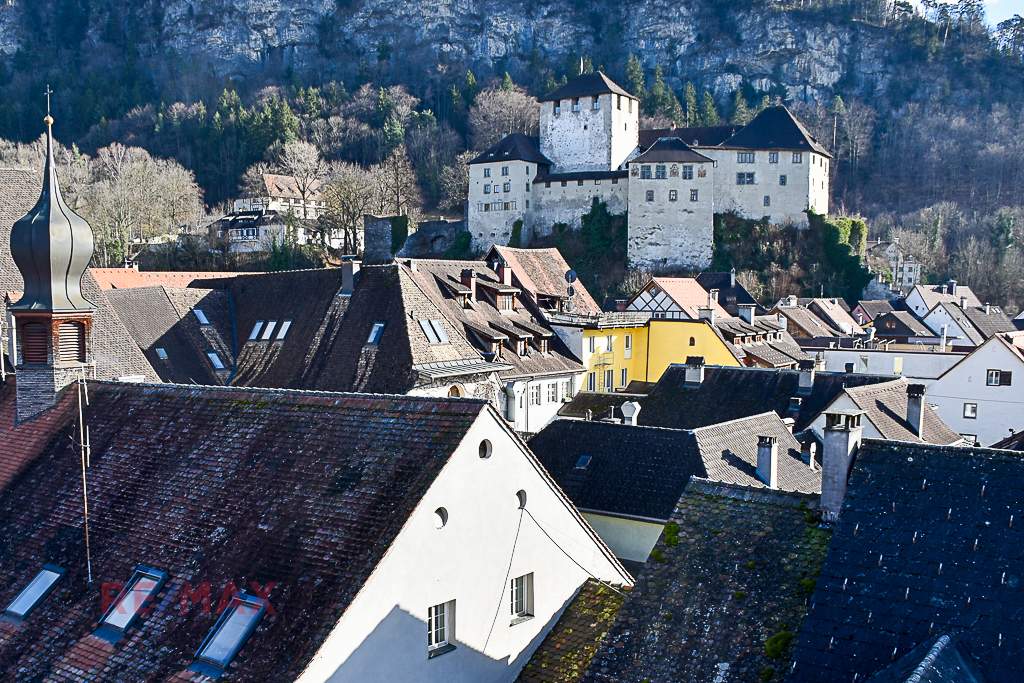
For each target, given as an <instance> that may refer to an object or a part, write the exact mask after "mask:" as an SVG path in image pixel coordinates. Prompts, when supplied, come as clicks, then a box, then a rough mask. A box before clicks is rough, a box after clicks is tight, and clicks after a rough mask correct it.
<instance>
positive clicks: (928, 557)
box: [787, 440, 1024, 683]
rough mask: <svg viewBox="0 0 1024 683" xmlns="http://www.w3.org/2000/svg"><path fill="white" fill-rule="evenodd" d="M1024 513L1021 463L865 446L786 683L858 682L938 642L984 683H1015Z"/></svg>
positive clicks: (903, 446) (1023, 599)
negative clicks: (956, 646) (958, 652)
mask: <svg viewBox="0 0 1024 683" xmlns="http://www.w3.org/2000/svg"><path fill="white" fill-rule="evenodd" d="M1022 501H1024V458H1022V457H1021V456H1020V455H1019V454H1015V453H1011V452H1008V451H998V450H992V449H985V448H950V447H942V446H931V445H923V444H911V443H898V442H891V441H874V440H865V442H864V443H863V444H862V445H861V447H860V449H859V450H858V452H857V457H856V459H855V460H854V463H853V469H852V472H851V475H850V478H849V484H848V487H847V492H846V497H845V500H844V502H843V508H842V512H841V515H840V518H839V522H838V524H837V526H836V527H835V530H834V532H833V535H832V543H831V546H830V548H829V553H828V558H827V560H826V561H825V565H824V567H823V569H822V573H821V577H820V578H819V579H818V582H817V589H816V590H815V592H814V595H813V596H812V597H811V599H810V605H811V607H810V611H809V612H808V614H807V617H806V619H805V620H804V622H803V625H802V627H801V628H800V633H799V636H798V637H797V640H796V647H795V652H794V660H795V669H794V670H793V671H792V672H790V674H789V677H788V678H787V680H790V681H796V682H798V683H799V682H802V681H814V682H815V683H833V682H835V683H839V682H842V683H848V682H849V681H852V680H853V678H854V676H855V675H856V676H857V678H858V680H868V679H869V678H870V677H871V676H872V675H874V674H876V673H877V672H879V671H882V670H884V669H886V668H887V667H889V666H890V665H891V664H892V662H893V661H897V660H899V659H900V658H901V657H903V656H904V655H906V654H907V653H908V652H911V651H912V650H915V649H916V648H918V647H919V646H921V644H922V643H932V642H933V641H934V639H935V637H936V636H940V635H947V634H948V635H953V636H957V637H958V638H959V639H960V644H961V645H962V646H963V651H964V652H965V653H966V654H968V656H969V657H970V663H971V664H972V665H975V666H977V667H978V670H979V671H980V673H981V675H982V676H983V679H984V680H985V681H987V682H988V683H1011V682H1013V681H1019V680H1020V659H1021V656H1022V655H1024V591H1021V588H1020V581H1021V575H1020V567H1021V566H1024V544H1022V543H1021V542H1020V536H1021V530H1020V524H1019V521H1018V520H1020V519H1021V515H1022V514H1024V508H1022ZM1011 517H1012V521H1011ZM881 680H887V679H884V678H883V679H881ZM956 680H963V679H960V678H957V679H956Z"/></svg>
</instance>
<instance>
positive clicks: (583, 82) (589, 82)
mask: <svg viewBox="0 0 1024 683" xmlns="http://www.w3.org/2000/svg"><path fill="white" fill-rule="evenodd" d="M639 127H640V102H639V101H637V99H636V97H634V96H633V95H631V94H629V92H627V91H626V90H625V89H624V88H623V87H622V86H620V85H619V84H618V83H616V82H615V81H613V80H612V79H610V78H608V77H607V76H606V75H604V74H603V73H601V72H600V71H598V72H595V73H590V74H581V75H580V76H578V77H576V78H574V79H573V80H571V81H569V82H568V83H566V84H565V85H563V86H562V87H561V88H557V89H556V90H554V91H552V92H551V93H548V95H547V96H545V97H543V98H542V99H541V101H540V151H541V154H543V155H544V156H545V157H547V158H548V159H550V160H551V162H552V164H553V166H552V168H551V172H552V173H573V172H579V171H614V170H616V169H618V168H619V166H621V165H622V163H623V162H625V161H626V158H627V157H628V156H629V155H630V154H631V153H632V152H633V150H635V149H636V147H637V144H638V139H639Z"/></svg>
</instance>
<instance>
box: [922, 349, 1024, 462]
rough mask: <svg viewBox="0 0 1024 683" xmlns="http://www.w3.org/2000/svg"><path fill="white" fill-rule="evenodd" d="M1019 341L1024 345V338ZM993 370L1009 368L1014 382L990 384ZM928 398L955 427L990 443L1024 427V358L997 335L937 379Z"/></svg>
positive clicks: (986, 443) (940, 414) (985, 442)
mask: <svg viewBox="0 0 1024 683" xmlns="http://www.w3.org/2000/svg"><path fill="white" fill-rule="evenodd" d="M1018 342H1019V344H1020V345H1022V346H1024V338H1022V339H1019V340H1018ZM989 370H1000V371H1009V372H1010V373H1011V384H1010V385H1009V386H991V385H989V384H988V371H989ZM927 400H928V402H929V403H932V404H934V405H935V406H936V407H937V410H938V413H939V417H941V418H942V419H943V420H944V421H945V423H946V424H948V425H949V426H950V427H952V428H953V429H954V430H956V431H957V432H959V433H960V434H971V435H974V436H976V437H977V440H978V442H979V443H981V445H983V446H989V445H991V444H993V443H995V442H996V441H1000V440H1001V439H1004V438H1006V437H1007V436H1009V435H1010V433H1011V431H1020V429H1022V428H1024V362H1022V361H1021V359H1020V357H1019V356H1018V355H1017V354H1015V353H1014V352H1013V351H1012V350H1010V349H1009V348H1007V346H1006V343H1005V342H1004V341H1003V340H1002V339H1001V338H1000V337H993V338H991V339H989V340H988V341H986V342H985V343H984V344H982V345H981V346H979V347H978V348H977V349H975V350H974V352H973V353H971V354H970V355H969V356H967V357H966V358H964V359H963V360H962V361H961V362H960V363H959V364H957V365H956V366H955V367H953V368H951V369H950V370H949V371H948V372H947V373H945V374H944V375H942V376H941V377H939V378H938V379H937V380H935V381H934V382H933V383H932V385H931V386H930V387H929V389H928V399H927ZM972 405H973V406H974V407H973V408H971V406H972ZM971 414H974V415H975V417H970V415H971Z"/></svg>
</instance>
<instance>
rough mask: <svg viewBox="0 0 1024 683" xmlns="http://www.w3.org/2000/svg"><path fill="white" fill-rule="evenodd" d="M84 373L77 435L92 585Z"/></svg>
mask: <svg viewBox="0 0 1024 683" xmlns="http://www.w3.org/2000/svg"><path fill="white" fill-rule="evenodd" d="M85 391H86V389H85V375H84V373H83V376H82V378H81V379H80V380H78V436H79V446H80V450H81V458H82V516H83V530H84V532H85V568H86V573H87V574H88V578H89V584H90V585H92V548H91V547H90V545H89V485H88V483H87V481H86V477H85V470H86V468H87V467H88V466H89V436H88V435H89V431H88V428H87V427H86V426H85V410H84V409H83V405H82V404H83V402H84V401H85V400H88V399H85V398H84V392H85Z"/></svg>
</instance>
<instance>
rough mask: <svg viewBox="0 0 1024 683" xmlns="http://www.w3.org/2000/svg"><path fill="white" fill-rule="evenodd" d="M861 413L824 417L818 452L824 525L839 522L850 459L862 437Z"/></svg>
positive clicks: (844, 413) (846, 412)
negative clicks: (821, 443) (823, 429)
mask: <svg viewBox="0 0 1024 683" xmlns="http://www.w3.org/2000/svg"><path fill="white" fill-rule="evenodd" d="M863 414H864V413H863V411H859V410H858V411H844V412H837V413H827V414H826V415H825V432H824V436H823V439H822V440H823V442H824V443H823V445H822V449H821V509H822V518H823V519H824V520H825V521H826V522H834V521H836V520H837V519H839V511H840V510H841V509H842V507H843V499H844V498H845V497H846V481H847V479H848V478H849V476H850V466H851V465H852V464H853V456H854V453H856V451H857V449H858V448H859V447H860V441H861V438H862V436H863V434H864V428H863V427H862V426H861V416H862V415H863Z"/></svg>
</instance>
